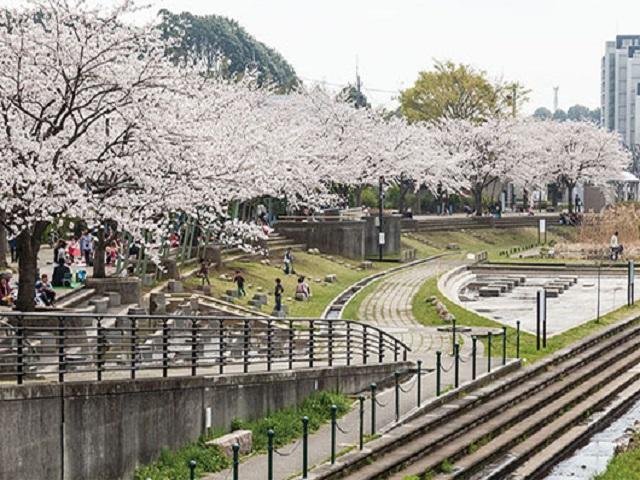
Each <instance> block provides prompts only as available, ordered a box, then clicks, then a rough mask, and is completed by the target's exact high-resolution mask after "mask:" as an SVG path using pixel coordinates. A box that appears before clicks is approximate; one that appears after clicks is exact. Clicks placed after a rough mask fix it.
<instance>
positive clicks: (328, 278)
mask: <svg viewBox="0 0 640 480" xmlns="http://www.w3.org/2000/svg"><path fill="white" fill-rule="evenodd" d="M324 281H325V282H327V283H335V282H336V281H337V279H336V276H335V275H334V274H330V275H326V276H325V277H324Z"/></svg>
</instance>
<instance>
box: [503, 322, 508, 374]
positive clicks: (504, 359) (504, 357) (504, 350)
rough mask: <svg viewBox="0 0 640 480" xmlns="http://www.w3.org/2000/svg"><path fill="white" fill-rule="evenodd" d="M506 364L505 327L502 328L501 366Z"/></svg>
mask: <svg viewBox="0 0 640 480" xmlns="http://www.w3.org/2000/svg"><path fill="white" fill-rule="evenodd" d="M506 364H507V327H502V365H506Z"/></svg>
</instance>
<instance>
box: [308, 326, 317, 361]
mask: <svg viewBox="0 0 640 480" xmlns="http://www.w3.org/2000/svg"><path fill="white" fill-rule="evenodd" d="M315 347H316V346H315V328H314V321H313V320H310V321H309V368H313V360H314V358H313V356H314V352H315Z"/></svg>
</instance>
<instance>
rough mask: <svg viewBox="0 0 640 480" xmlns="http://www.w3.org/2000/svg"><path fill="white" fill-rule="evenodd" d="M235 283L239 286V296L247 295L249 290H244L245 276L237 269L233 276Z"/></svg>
mask: <svg viewBox="0 0 640 480" xmlns="http://www.w3.org/2000/svg"><path fill="white" fill-rule="evenodd" d="M233 283H235V284H236V285H237V286H238V296H239V297H244V296H246V295H247V292H245V291H244V277H243V276H242V274H241V273H240V270H236V274H235V276H234V277H233Z"/></svg>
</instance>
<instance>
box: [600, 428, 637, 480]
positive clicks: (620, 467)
mask: <svg viewBox="0 0 640 480" xmlns="http://www.w3.org/2000/svg"><path fill="white" fill-rule="evenodd" d="M594 480H640V434H635V435H634V437H633V441H632V443H631V446H630V448H629V449H627V450H626V451H623V452H621V453H618V454H617V455H615V456H614V457H613V458H612V459H611V461H610V462H609V465H607V469H606V470H605V471H604V473H601V474H600V475H596V476H595V477H594Z"/></svg>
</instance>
